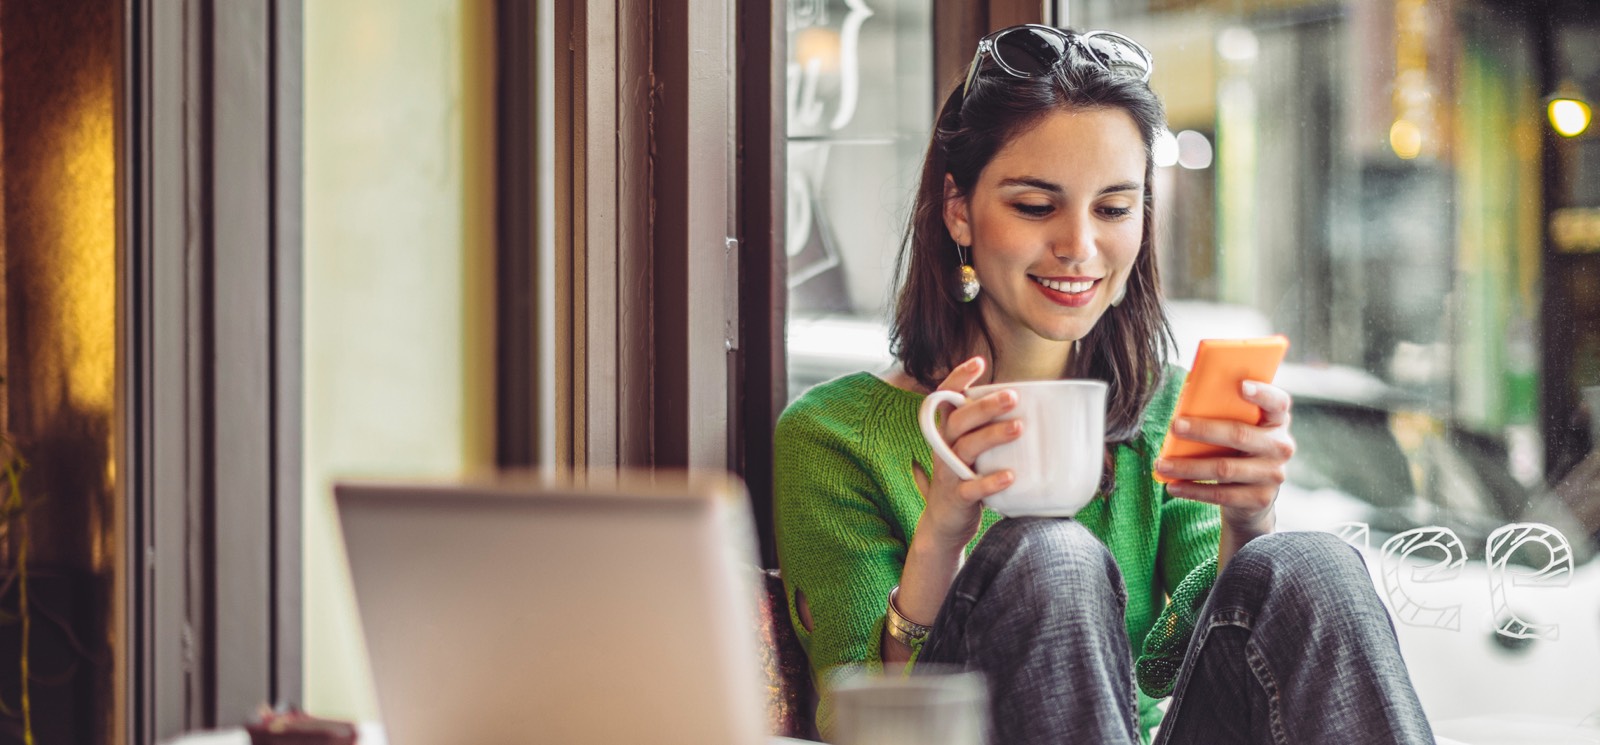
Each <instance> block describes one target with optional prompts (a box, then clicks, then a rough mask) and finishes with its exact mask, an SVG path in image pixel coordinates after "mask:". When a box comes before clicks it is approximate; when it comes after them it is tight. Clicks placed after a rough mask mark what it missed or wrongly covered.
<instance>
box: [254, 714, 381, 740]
mask: <svg viewBox="0 0 1600 745" xmlns="http://www.w3.org/2000/svg"><path fill="white" fill-rule="evenodd" d="M245 731H246V732H249V733H250V745H355V742H356V728H355V725H353V724H351V723H349V722H340V721H336V720H333V719H319V718H317V717H314V716H311V715H310V714H307V713H305V712H303V711H301V710H300V709H299V708H298V707H293V706H290V707H279V708H278V709H268V708H266V707H265V706H263V707H262V710H261V716H260V720H259V721H257V722H253V723H251V724H247V725H245Z"/></svg>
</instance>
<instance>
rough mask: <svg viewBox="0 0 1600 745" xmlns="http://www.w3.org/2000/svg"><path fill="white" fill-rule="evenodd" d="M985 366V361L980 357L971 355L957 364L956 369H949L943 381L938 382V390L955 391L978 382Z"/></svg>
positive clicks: (962, 389)
mask: <svg viewBox="0 0 1600 745" xmlns="http://www.w3.org/2000/svg"><path fill="white" fill-rule="evenodd" d="M986 366H987V363H985V362H984V360H983V358H982V357H973V358H972V359H970V360H967V361H966V362H963V363H961V364H959V365H957V366H956V369H954V370H951V371H950V374H949V375H946V376H945V378H944V382H942V383H940V384H939V390H941V391H957V392H960V391H964V390H966V389H967V388H968V387H969V386H971V385H972V384H973V383H976V382H978V378H981V377H983V370H984V367H986Z"/></svg>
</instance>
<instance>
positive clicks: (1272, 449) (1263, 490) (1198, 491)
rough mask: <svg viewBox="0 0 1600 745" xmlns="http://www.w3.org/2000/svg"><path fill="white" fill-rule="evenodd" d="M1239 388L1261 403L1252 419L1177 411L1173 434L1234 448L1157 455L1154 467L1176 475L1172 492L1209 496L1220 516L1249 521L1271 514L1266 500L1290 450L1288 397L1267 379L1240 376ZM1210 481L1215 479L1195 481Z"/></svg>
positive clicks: (1228, 521) (1250, 523)
mask: <svg viewBox="0 0 1600 745" xmlns="http://www.w3.org/2000/svg"><path fill="white" fill-rule="evenodd" d="M1240 393H1242V394H1243V396H1244V399H1245V400H1246V401H1249V402H1250V403H1253V404H1255V405H1257V406H1259V407H1261V421H1260V422H1258V423H1256V424H1244V423H1241V422H1234V421H1228V420H1224V419H1205V418H1200V417H1179V418H1177V419H1174V420H1173V422H1172V430H1173V432H1174V433H1175V434H1178V435H1182V436H1183V437H1184V438H1185V439H1189V440H1195V441H1197V442H1205V443H1210V444H1213V445H1221V446H1223V447H1227V448H1232V449H1233V450H1236V451H1238V454H1236V455H1231V456H1218V457H1202V458H1162V459H1161V460H1159V461H1157V462H1156V471H1158V472H1159V473H1161V474H1162V475H1163V476H1167V477H1169V478H1173V479H1180V480H1179V481H1175V482H1173V483H1171V484H1168V485H1167V492H1168V493H1170V494H1171V495H1172V496H1175V497H1182V498H1184V499H1193V500H1197V501H1200V502H1209V503H1211V504H1215V505H1217V506H1218V507H1221V508H1222V519H1223V522H1224V523H1226V524H1228V525H1231V526H1238V527H1249V526H1255V525H1259V524H1261V523H1262V522H1263V521H1267V520H1270V519H1271V516H1272V503H1273V500H1275V499H1277V497H1278V487H1279V486H1282V485H1283V480H1284V471H1285V468H1286V466H1287V465H1288V463H1289V458H1291V457H1293V456H1294V438H1293V437H1290V436H1289V409H1290V406H1291V403H1292V402H1291V400H1290V398H1289V394H1288V393H1287V392H1285V391H1284V390H1283V389H1281V388H1278V387H1276V386H1273V385H1269V384H1267V383H1259V382H1255V381H1245V383H1244V385H1243V387H1242V389H1241V391H1240ZM1201 481H1211V482H1216V483H1196V482H1201Z"/></svg>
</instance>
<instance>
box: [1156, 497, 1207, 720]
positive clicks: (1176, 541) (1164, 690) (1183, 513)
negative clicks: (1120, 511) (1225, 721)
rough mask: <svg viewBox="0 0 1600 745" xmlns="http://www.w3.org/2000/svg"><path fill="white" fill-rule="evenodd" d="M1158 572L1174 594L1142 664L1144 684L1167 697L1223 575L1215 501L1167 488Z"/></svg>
mask: <svg viewBox="0 0 1600 745" xmlns="http://www.w3.org/2000/svg"><path fill="white" fill-rule="evenodd" d="M1161 490H1162V492H1163V497H1162V506H1161V544H1160V547H1159V548H1158V549H1157V550H1158V551H1159V556H1158V557H1157V559H1156V561H1157V567H1158V571H1159V572H1160V573H1161V577H1162V583H1163V585H1164V586H1166V587H1168V588H1172V589H1170V590H1169V595H1171V599H1170V600H1169V601H1168V602H1167V606H1166V607H1165V608H1163V609H1162V610H1161V615H1160V616H1158V617H1157V618H1156V622H1155V625H1154V626H1152V627H1150V633H1149V634H1146V635H1145V638H1144V648H1143V651H1142V652H1141V653H1140V655H1139V659H1138V661H1137V663H1136V670H1137V672H1138V677H1139V687H1140V688H1141V689H1142V690H1144V692H1145V694H1146V695H1149V696H1151V697H1154V698H1162V697H1164V696H1167V695H1170V694H1171V693H1172V685H1173V683H1175V682H1177V678H1178V669H1179V668H1180V667H1182V665H1183V658H1184V655H1185V654H1186V653H1187V652H1188V650H1189V639H1190V637H1192V636H1193V635H1194V627H1195V623H1196V621H1197V620H1198V619H1197V615H1198V614H1199V612H1200V608H1201V606H1203V605H1205V601H1206V596H1207V595H1208V594H1210V592H1211V585H1212V584H1214V583H1215V582H1216V580H1217V541H1218V539H1219V537H1220V535H1221V529H1222V521H1221V517H1220V516H1219V513H1218V512H1217V508H1216V506H1214V505H1209V504H1205V503H1203V502H1195V501H1192V500H1188V499H1176V498H1174V497H1171V496H1167V495H1165V491H1166V488H1165V487H1162V489H1161Z"/></svg>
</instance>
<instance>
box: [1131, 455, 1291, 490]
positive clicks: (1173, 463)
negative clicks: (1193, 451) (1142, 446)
mask: <svg viewBox="0 0 1600 745" xmlns="http://www.w3.org/2000/svg"><path fill="white" fill-rule="evenodd" d="M1287 461H1288V459H1287V458H1285V459H1283V460H1276V459H1271V458H1247V457H1239V456H1222V457H1217V458H1162V459H1161V460H1158V461H1156V472H1157V473H1160V474H1161V475H1162V476H1166V477H1167V478H1171V479H1176V480H1178V481H1179V482H1193V481H1209V482H1215V483H1217V484H1245V485H1259V484H1265V485H1270V486H1271V487H1273V488H1274V489H1276V488H1277V487H1278V486H1280V485H1282V484H1283V481H1284V478H1285V466H1286V464H1287ZM1169 491H1171V490H1170V489H1169ZM1173 494H1175V495H1176V494H1177V492H1173Z"/></svg>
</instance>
